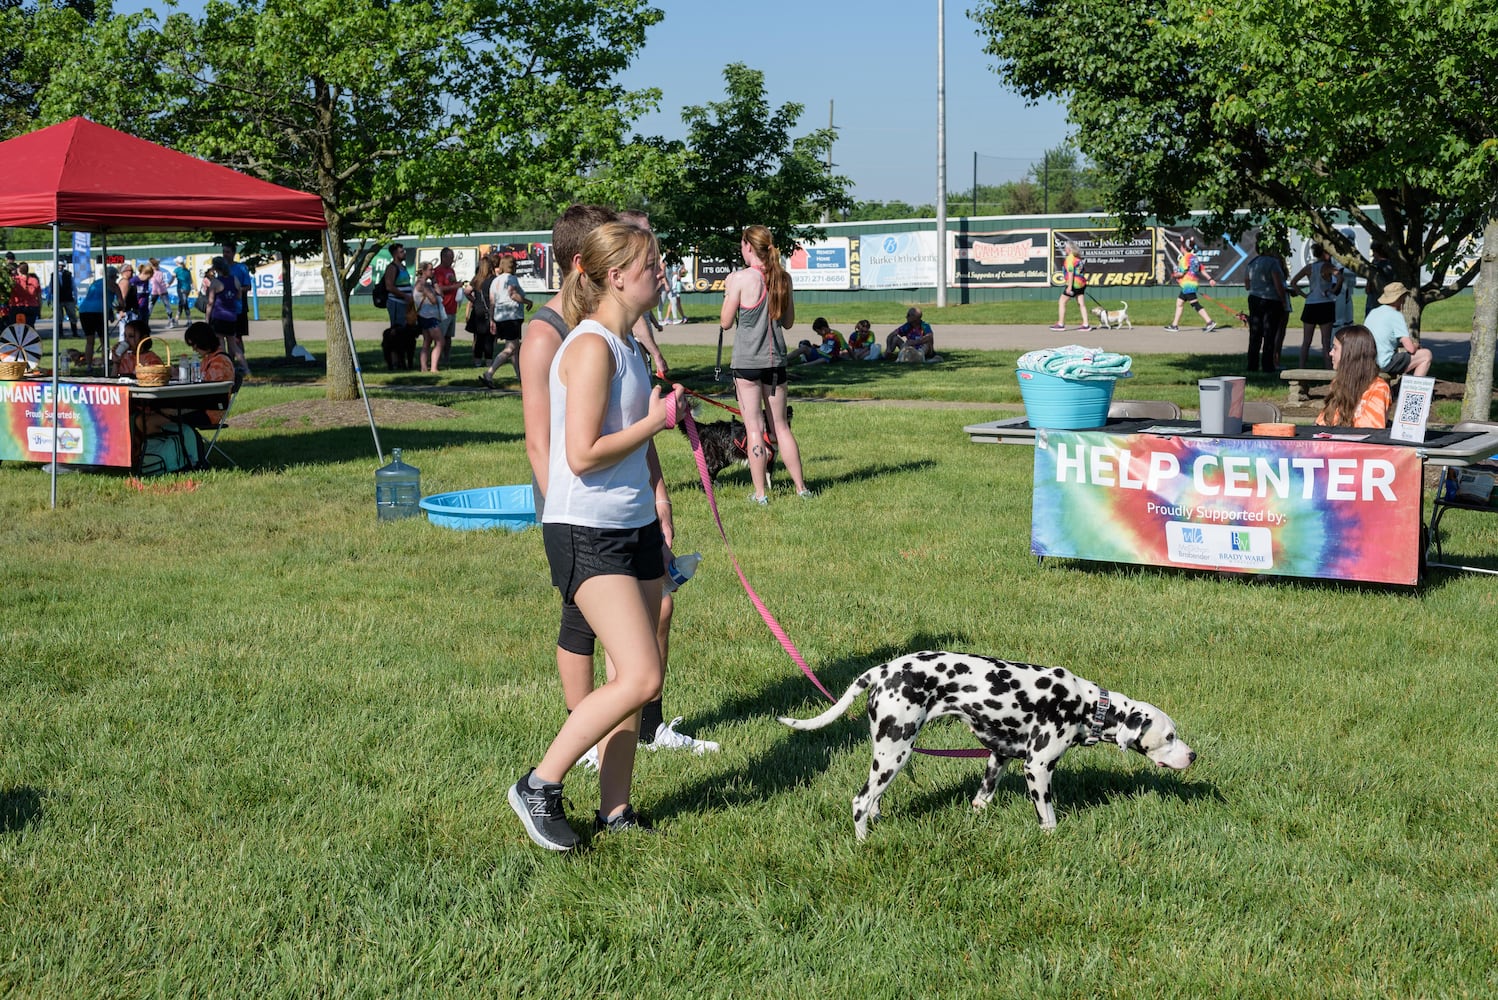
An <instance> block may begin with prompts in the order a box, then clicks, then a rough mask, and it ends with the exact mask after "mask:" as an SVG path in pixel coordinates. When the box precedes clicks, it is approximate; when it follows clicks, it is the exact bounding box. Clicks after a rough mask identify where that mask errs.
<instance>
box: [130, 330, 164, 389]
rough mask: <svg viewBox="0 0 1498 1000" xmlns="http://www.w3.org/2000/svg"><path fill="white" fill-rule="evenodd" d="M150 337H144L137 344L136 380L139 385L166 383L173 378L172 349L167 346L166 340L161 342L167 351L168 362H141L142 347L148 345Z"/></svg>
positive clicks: (162, 347)
mask: <svg viewBox="0 0 1498 1000" xmlns="http://www.w3.org/2000/svg"><path fill="white" fill-rule="evenodd" d="M150 339H151V338H150V337H145V338H142V340H141V342H140V343H139V344H137V345H136V346H135V382H136V384H137V385H145V386H152V385H166V384H167V383H168V382H170V381H171V380H172V349H171V348H170V347H168V346H167V344H166V341H162V342H161V349H162V350H164V351H166V364H164V365H143V364H141V363H140V349H141V348H142V347H145V346H146V341H147V340H150Z"/></svg>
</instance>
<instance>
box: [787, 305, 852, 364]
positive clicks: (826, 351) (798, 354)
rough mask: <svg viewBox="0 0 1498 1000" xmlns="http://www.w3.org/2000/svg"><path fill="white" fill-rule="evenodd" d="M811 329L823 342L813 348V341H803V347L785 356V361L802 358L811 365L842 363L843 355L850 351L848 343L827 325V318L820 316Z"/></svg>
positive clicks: (813, 322)
mask: <svg viewBox="0 0 1498 1000" xmlns="http://www.w3.org/2000/svg"><path fill="white" fill-rule="evenodd" d="M811 329H812V332H814V333H816V334H818V335H820V336H821V338H822V342H821V343H820V344H818V345H816V346H812V342H811V341H809V340H803V341H801V346H799V347H797V348H796V349H795V350H794V351H791V352H790V353H788V354H787V355H786V356H785V360H786V361H787V362H789V361H791V360H792V359H795V358H800V359H801V360H802V361H804V362H806V363H807V364H809V365H815V364H825V363H827V362H836V361H841V360H842V359H843V354H844V353H846V352H847V350H848V342H847V341H845V340H843V335H842V334H841V333H838V332H837V331H836V330H834V329H833V328H832V327H831V326H830V325H829V324H828V323H827V318H826V317H825V316H818V317H817V318H816V319H815V320H813V321H812V324H811Z"/></svg>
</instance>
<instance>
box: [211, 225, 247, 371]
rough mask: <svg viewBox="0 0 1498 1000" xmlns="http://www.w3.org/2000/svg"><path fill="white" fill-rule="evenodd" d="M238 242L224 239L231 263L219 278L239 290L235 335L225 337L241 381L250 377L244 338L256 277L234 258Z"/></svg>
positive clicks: (227, 262) (225, 251)
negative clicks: (252, 286) (252, 288)
mask: <svg viewBox="0 0 1498 1000" xmlns="http://www.w3.org/2000/svg"><path fill="white" fill-rule="evenodd" d="M238 246H239V245H238V244H237V243H235V242H234V241H233V240H225V241H224V246H223V250H224V262H225V263H226V264H228V265H229V268H228V271H227V272H221V273H220V274H219V280H220V281H223V282H225V283H226V284H227V283H228V282H229V281H233V282H234V284H235V286H236V287H237V288H238V292H239V314H238V316H237V317H236V318H235V320H234V335H233V336H231V337H227V338H225V339H226V340H227V341H228V345H227V346H228V348H229V357H231V358H233V359H234V368H235V370H236V371H238V372H239V373H240V381H241V382H243V381H244V380H245V379H247V378H249V377H250V362H249V360H248V359H247V358H246V357H245V356H244V338H246V337H248V336H249V335H250V312H249V297H250V286H251V285H253V284H254V282H255V279H254V278H252V277H251V276H250V269H249V268H247V267H245V266H244V265H243V264H241V263H240V262H239V261H237V260H235V259H234V251H235V250H236V249H238Z"/></svg>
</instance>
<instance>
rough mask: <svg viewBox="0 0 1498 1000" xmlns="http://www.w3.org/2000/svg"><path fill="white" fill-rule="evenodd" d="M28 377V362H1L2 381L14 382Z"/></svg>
mask: <svg viewBox="0 0 1498 1000" xmlns="http://www.w3.org/2000/svg"><path fill="white" fill-rule="evenodd" d="M25 377H26V362H24V361H0V381H5V382H14V381H15V380H16V379H19V378H25Z"/></svg>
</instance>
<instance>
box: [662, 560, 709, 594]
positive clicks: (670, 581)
mask: <svg viewBox="0 0 1498 1000" xmlns="http://www.w3.org/2000/svg"><path fill="white" fill-rule="evenodd" d="M700 562H702V553H701V552H689V553H687V554H686V555H684V556H677V557H676V558H675V559H672V560H671V565H669V566H667V567H666V593H668V594H674V593H676V588H677V587H680V586H681V585H682V584H684V583H686V582H687V581H688V580H690V579H691V578H692V574H693V573H695V572H697V564H698V563H700Z"/></svg>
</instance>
